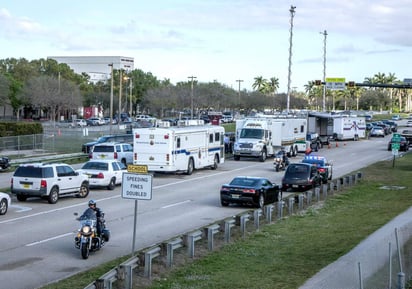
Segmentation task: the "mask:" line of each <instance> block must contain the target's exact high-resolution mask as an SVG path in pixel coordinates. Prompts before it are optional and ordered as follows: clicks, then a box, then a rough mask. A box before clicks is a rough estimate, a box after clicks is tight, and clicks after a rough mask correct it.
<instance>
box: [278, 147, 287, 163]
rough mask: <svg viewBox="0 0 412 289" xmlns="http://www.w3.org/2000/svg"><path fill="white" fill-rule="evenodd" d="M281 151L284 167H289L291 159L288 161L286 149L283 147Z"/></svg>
mask: <svg viewBox="0 0 412 289" xmlns="http://www.w3.org/2000/svg"><path fill="white" fill-rule="evenodd" d="M280 150H281V153H282V162H283V167H287V166H288V165H289V159H288V155H287V153H286V150H285V147H282V148H281V149H280Z"/></svg>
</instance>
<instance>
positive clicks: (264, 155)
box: [259, 149, 267, 162]
mask: <svg viewBox="0 0 412 289" xmlns="http://www.w3.org/2000/svg"><path fill="white" fill-rule="evenodd" d="M266 157H267V152H266V149H264V150H263V151H262V154H261V155H260V157H259V161H261V162H264V161H266Z"/></svg>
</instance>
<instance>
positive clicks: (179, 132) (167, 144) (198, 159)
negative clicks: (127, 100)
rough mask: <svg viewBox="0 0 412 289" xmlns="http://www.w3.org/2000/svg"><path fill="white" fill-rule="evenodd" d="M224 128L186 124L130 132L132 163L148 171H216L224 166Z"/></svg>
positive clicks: (193, 123)
mask: <svg viewBox="0 0 412 289" xmlns="http://www.w3.org/2000/svg"><path fill="white" fill-rule="evenodd" d="M224 134H225V129H224V128H223V127H222V126H218V125H204V123H203V121H201V120H199V121H186V122H183V123H180V125H179V126H173V127H170V126H169V127H168V125H167V123H160V124H159V127H152V128H136V129H133V164H134V165H146V166H147V168H148V171H150V172H166V173H172V172H184V173H186V174H187V175H191V174H192V172H193V170H194V169H200V168H206V167H210V168H211V169H217V167H218V165H219V164H222V163H224V160H225V157H224V156H225V152H224Z"/></svg>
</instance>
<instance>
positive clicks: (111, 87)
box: [109, 63, 113, 134]
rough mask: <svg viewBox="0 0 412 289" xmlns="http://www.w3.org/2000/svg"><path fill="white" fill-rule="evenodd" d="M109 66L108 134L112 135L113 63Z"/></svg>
mask: <svg viewBox="0 0 412 289" xmlns="http://www.w3.org/2000/svg"><path fill="white" fill-rule="evenodd" d="M109 66H110V74H111V81H110V134H112V123H113V63H110V64H109Z"/></svg>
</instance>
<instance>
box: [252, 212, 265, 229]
mask: <svg viewBox="0 0 412 289" xmlns="http://www.w3.org/2000/svg"><path fill="white" fill-rule="evenodd" d="M262 212H263V211H262V209H257V210H254V211H253V222H254V223H255V228H256V230H259V225H260V224H259V221H260V217H261V216H262Z"/></svg>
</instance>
